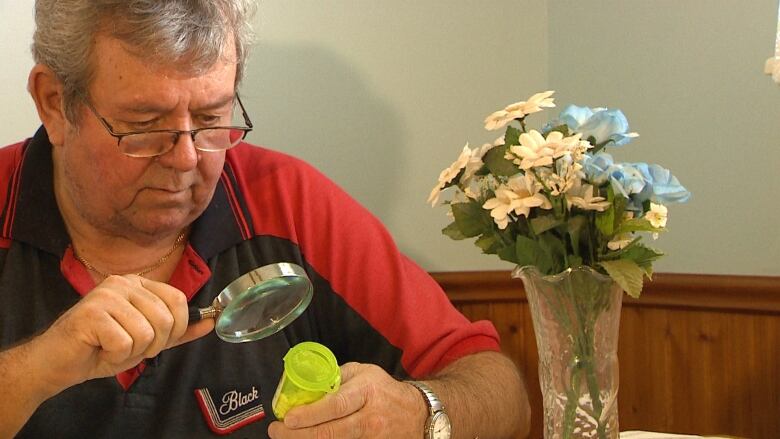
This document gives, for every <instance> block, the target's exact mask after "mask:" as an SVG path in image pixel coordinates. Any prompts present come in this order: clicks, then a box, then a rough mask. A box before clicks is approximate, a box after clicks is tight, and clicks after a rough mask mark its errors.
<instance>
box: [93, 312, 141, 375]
mask: <svg viewBox="0 0 780 439" xmlns="http://www.w3.org/2000/svg"><path fill="white" fill-rule="evenodd" d="M91 328H92V331H93V336H94V340H95V342H96V344H97V346H96V347H97V348H99V349H100V351H99V353H98V356H99V357H100V358H101V360H103V361H105V362H106V363H109V364H111V365H120V364H123V363H126V362H127V361H128V359H129V358H131V357H132V352H133V344H134V343H133V338H132V337H131V336H130V334H128V333H127V331H126V330H125V328H124V327H123V326H122V325H121V324H119V322H118V321H116V319H114V318H113V317H112V316H111V315H110V314H109V313H105V314H103V315H102V316H98V317H96V318H95V319H93V321H92V326H91Z"/></svg>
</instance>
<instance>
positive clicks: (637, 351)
mask: <svg viewBox="0 0 780 439" xmlns="http://www.w3.org/2000/svg"><path fill="white" fill-rule="evenodd" d="M433 275H434V278H436V279H437V281H438V282H439V283H440V284H441V285H442V287H443V288H444V289H445V291H447V293H448V295H449V296H450V299H451V300H452V302H453V303H454V304H455V306H456V307H457V308H458V309H460V310H461V311H462V312H463V313H464V314H465V315H466V316H468V317H469V318H470V319H472V320H480V319H488V320H491V321H492V322H494V324H495V325H496V327H497V329H498V331H499V334H500V335H501V337H502V348H503V349H504V352H506V353H507V355H509V356H510V357H511V358H512V359H513V360H514V361H515V363H516V364H517V365H518V367H519V368H520V370H521V371H522V372H523V374H524V376H525V378H526V382H527V386H528V391H529V396H530V400H531V406H532V410H533V424H532V432H531V436H530V437H532V438H541V437H542V429H541V410H542V403H541V393H540V390H539V382H538V365H537V362H538V354H537V351H536V342H535V339H534V335H533V326H532V323H531V317H530V312H529V309H528V303H527V301H526V299H525V293H524V291H523V288H522V282H520V281H519V280H513V279H510V276H509V273H508V272H459V273H433ZM618 349H619V351H618V356H619V361H620V391H619V394H618V401H619V411H620V427H621V430H630V429H641V430H650V431H666V432H676V433H693V434H728V435H735V436H741V437H748V438H754V439H762V438H778V437H780V378H778V375H780V277H746V276H714V275H684V274H658V275H656V276H655V280H654V281H653V282H652V283H647V284H646V286H645V291H644V292H643V296H642V297H641V298H640V299H639V300H634V299H630V298H628V297H626V300H625V301H624V307H623V312H622V315H621V325H620V342H619V348H618Z"/></svg>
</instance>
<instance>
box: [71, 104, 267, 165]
mask: <svg viewBox="0 0 780 439" xmlns="http://www.w3.org/2000/svg"><path fill="white" fill-rule="evenodd" d="M235 96H236V101H238V106H239V107H240V108H241V115H242V116H243V117H244V123H245V124H246V126H244V127H239V126H216V127H203V128H195V129H194V130H167V129H159V130H146V131H127V132H121V133H119V132H116V131H114V127H112V126H111V124H110V123H108V121H107V120H106V118H104V117H103V116H101V115H100V113H98V111H97V110H96V109H95V106H94V105H92V102H90V101H89V99H84V103H85V104H86V106H87V108H89V110H90V111H92V114H94V115H95V117H96V118H97V119H98V121H100V124H101V125H103V128H105V129H106V131H108V134H109V135H111V137H114V138H116V146H117V148H119V151H120V152H121V153H122V154H124V155H126V156H128V157H138V158H149V157H158V156H161V155H163V154H166V153H167V152H169V151H170V150H172V149H173V148H174V147H175V146H176V143H178V142H179V138H180V137H181V135H182V134H189V136H190V138H191V139H192V144H193V146H195V149H197V150H198V151H205V152H217V151H227V150H228V149H230V148H233V147H234V146H236V145H237V144H238V143H236V145H232V146H230V147H229V148H225V149H201V148H198V146H197V145H195V136H196V135H197V134H198V133H199V132H201V131H208V130H214V129H230V130H240V131H243V132H244V134H243V135H242V136H241V140H244V139H245V138H246V135H247V134H249V132H250V131H252V129H253V128H254V125H253V124H252V120H251V119H249V114H248V113H247V112H246V108H244V103H243V102H241V97H240V96H239V95H238V93H236V95H235ZM156 133H171V134H174V135H175V136H176V137H175V138H174V139H173V142H171V146H170V147H169V148H168V149H166V150H164V151H162V152H159V153H157V154H153V155H134V154H128V153H126V152H124V151H122V148H121V147H120V143H121V142H122V139H123V138H125V137H127V136H134V135H139V134H156ZM241 140H239V142H240V141H241Z"/></svg>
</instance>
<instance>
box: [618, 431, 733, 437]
mask: <svg viewBox="0 0 780 439" xmlns="http://www.w3.org/2000/svg"><path fill="white" fill-rule="evenodd" d="M693 438H710V439H715V438H722V439H728V438H732V439H738V438H736V436H694V435H690V434H674V433H656V432H652V431H638V430H633V431H623V432H621V433H620V439H693Z"/></svg>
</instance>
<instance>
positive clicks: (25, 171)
mask: <svg viewBox="0 0 780 439" xmlns="http://www.w3.org/2000/svg"><path fill="white" fill-rule="evenodd" d="M225 172H226V171H225V170H223V174H225ZM228 199H229V198H228V192H227V190H226V188H225V184H224V178H223V179H220V181H219V182H218V183H217V187H216V188H215V190H214V196H213V197H212V199H211V202H210V203H209V205H208V206H207V207H206V210H205V211H204V212H203V214H201V216H200V217H199V218H198V219H196V220H195V222H194V223H193V224H192V229H191V231H190V238H189V244H190V246H191V247H192V248H193V249H194V250H195V251H196V252H197V253H198V255H199V256H200V257H201V258H203V259H206V260H208V259H209V258H211V257H213V256H215V255H217V254H218V253H220V252H221V251H223V250H225V249H228V248H230V247H233V246H235V245H236V244H238V243H240V242H241V241H242V240H243V239H244V237H243V236H242V233H241V230H240V229H239V226H238V221H237V219H236V217H235V215H234V213H233V211H232V209H231V208H230V204H229V201H228ZM14 216H15V218H14V221H13V228H12V231H11V238H12V239H14V240H17V241H22V242H25V243H27V244H30V245H32V246H34V247H37V248H39V249H41V250H43V251H46V252H48V253H51V254H54V255H57V256H58V257H60V258H62V257H63V255H64V254H65V250H66V249H67V248H68V247H69V246H70V242H71V241H70V236H68V233H67V229H66V228H65V222H64V221H63V219H62V214H61V213H60V210H59V207H58V206H57V200H56V199H55V197H54V165H53V162H52V145H51V143H50V142H49V136H48V134H47V133H46V130H45V129H44V128H43V127H41V128H39V129H38V131H37V132H36V133H35V135H34V136H33V138H32V139H31V140H30V142H28V143H27V145H26V147H25V151H24V159H23V160H22V169H21V173H20V180H19V190H18V198H17V200H16V210H15V213H14Z"/></svg>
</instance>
